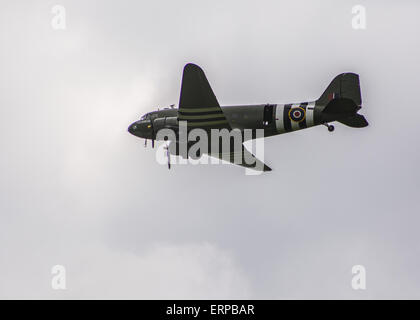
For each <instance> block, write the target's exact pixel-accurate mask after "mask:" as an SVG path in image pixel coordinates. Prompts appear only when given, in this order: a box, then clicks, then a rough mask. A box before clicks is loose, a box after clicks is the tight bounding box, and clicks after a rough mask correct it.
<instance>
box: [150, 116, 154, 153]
mask: <svg viewBox="0 0 420 320" xmlns="http://www.w3.org/2000/svg"><path fill="white" fill-rule="evenodd" d="M150 126H151V127H152V148H154V147H155V127H154V126H153V119H150Z"/></svg>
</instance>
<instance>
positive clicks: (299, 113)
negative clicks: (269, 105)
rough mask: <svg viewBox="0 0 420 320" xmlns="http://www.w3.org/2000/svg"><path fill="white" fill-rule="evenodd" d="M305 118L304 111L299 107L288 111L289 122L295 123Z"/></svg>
mask: <svg viewBox="0 0 420 320" xmlns="http://www.w3.org/2000/svg"><path fill="white" fill-rule="evenodd" d="M305 116H306V113H305V109H303V108H301V107H295V108H292V109H290V111H289V118H290V120H292V121H295V122H301V121H303V120H305Z"/></svg>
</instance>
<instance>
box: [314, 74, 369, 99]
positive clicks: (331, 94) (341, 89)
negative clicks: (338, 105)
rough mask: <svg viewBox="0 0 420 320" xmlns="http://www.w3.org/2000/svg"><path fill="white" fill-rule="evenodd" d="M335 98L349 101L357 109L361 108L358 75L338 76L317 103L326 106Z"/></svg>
mask: <svg viewBox="0 0 420 320" xmlns="http://www.w3.org/2000/svg"><path fill="white" fill-rule="evenodd" d="M337 98H347V99H351V100H353V102H354V103H355V104H356V105H357V106H358V107H361V106H362V96H361V94H360V83H359V75H357V74H355V73H342V74H339V75H338V76H336V77H335V78H334V80H333V81H331V83H330V85H329V86H328V88H327V89H326V90H325V91H324V93H323V94H322V95H321V97H320V98H319V99H318V100H317V103H318V104H320V105H324V106H326V105H327V104H328V103H329V102H330V101H331V100H333V99H337Z"/></svg>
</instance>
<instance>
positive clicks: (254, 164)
mask: <svg viewBox="0 0 420 320" xmlns="http://www.w3.org/2000/svg"><path fill="white" fill-rule="evenodd" d="M235 155H236V157H237V158H238V159H241V160H242V161H241V163H235ZM210 156H212V157H216V158H219V159H221V160H225V161H229V162H230V163H232V164H236V165H238V166H242V167H245V168H249V169H253V170H257V171H271V168H270V167H269V166H267V165H266V164H265V163H263V162H262V161H260V160H259V159H258V158H257V157H255V156H254V155H253V154H252V153H251V152H249V151H248V149H247V148H245V146H244V145H242V151H239V150H238V151H232V152H230V153H228V154H226V153H219V154H210ZM247 161H248V163H251V164H248V163H247Z"/></svg>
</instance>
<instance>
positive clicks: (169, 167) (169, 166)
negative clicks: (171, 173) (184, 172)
mask: <svg viewBox="0 0 420 320" xmlns="http://www.w3.org/2000/svg"><path fill="white" fill-rule="evenodd" d="M163 148H164V149H165V150H166V156H167V157H168V169H169V170H170V169H171V153H170V152H169V145H166V146H164V147H163Z"/></svg>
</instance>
